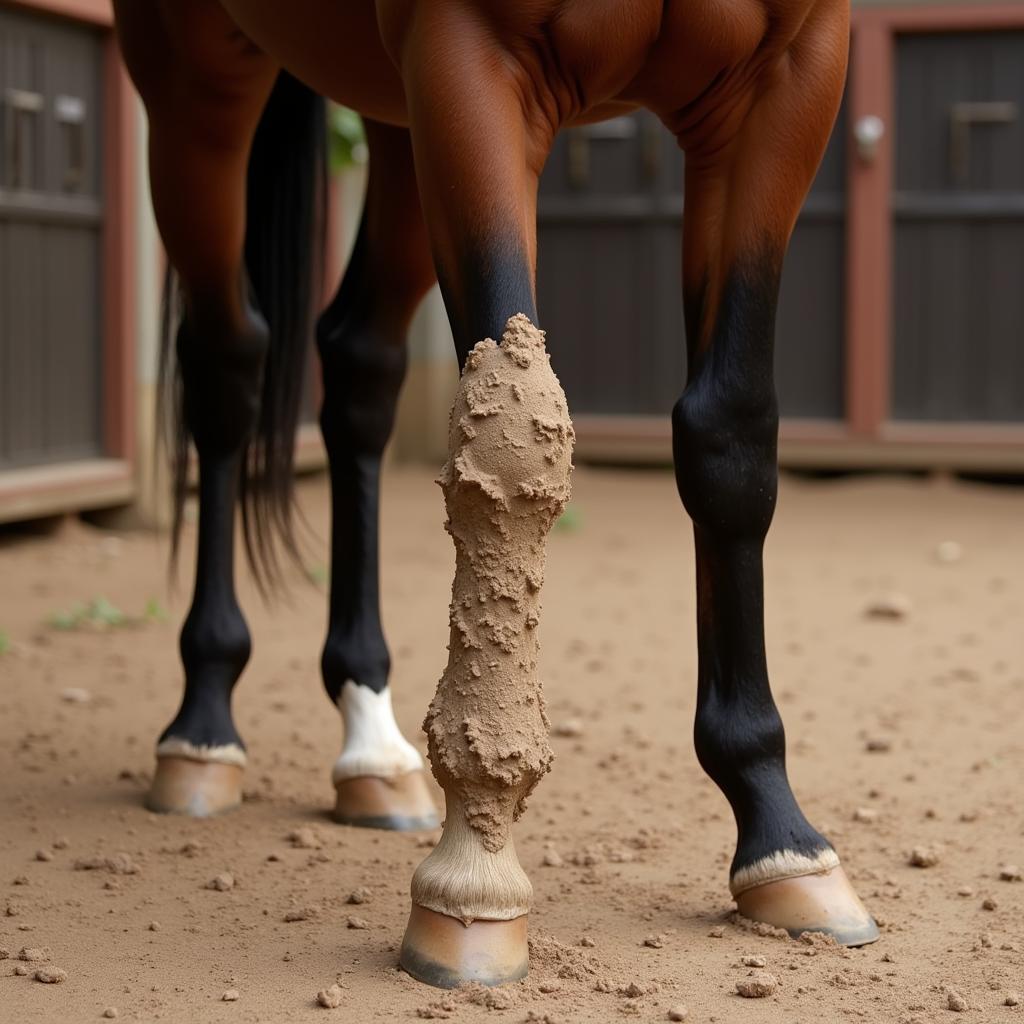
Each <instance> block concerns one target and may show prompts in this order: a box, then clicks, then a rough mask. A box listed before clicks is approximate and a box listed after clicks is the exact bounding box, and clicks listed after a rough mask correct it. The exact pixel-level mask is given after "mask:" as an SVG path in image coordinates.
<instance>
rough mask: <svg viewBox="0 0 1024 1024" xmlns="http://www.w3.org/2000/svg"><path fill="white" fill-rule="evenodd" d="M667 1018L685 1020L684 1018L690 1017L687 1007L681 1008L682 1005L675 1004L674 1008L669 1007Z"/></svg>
mask: <svg viewBox="0 0 1024 1024" xmlns="http://www.w3.org/2000/svg"><path fill="white" fill-rule="evenodd" d="M667 1016H668V1019H669V1020H675V1021H680V1020H686V1018H687V1017H689V1016H690V1011H689V1009H688V1008H687V1007H685V1006H683V1004H682V1003H676V1005H675V1006H670V1007H669V1008H668V1014H667Z"/></svg>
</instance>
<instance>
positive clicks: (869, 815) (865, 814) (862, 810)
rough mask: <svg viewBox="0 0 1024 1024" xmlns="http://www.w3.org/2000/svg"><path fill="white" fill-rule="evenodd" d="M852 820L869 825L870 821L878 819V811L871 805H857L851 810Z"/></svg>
mask: <svg viewBox="0 0 1024 1024" xmlns="http://www.w3.org/2000/svg"><path fill="white" fill-rule="evenodd" d="M853 820H854V821H859V822H862V823H863V824H865V825H870V824H871V823H872V822H875V821H878V811H876V810H875V809H874V808H873V807H858V808H857V809H856V810H855V811H854V812H853Z"/></svg>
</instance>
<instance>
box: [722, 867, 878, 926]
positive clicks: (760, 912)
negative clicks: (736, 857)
mask: <svg viewBox="0 0 1024 1024" xmlns="http://www.w3.org/2000/svg"><path fill="white" fill-rule="evenodd" d="M736 905H737V907H738V908H739V912H740V913H741V914H742V915H743V916H744V917H746V918H749V919H750V920H751V921H763V922H764V923H765V924H770V925H773V926H774V927H776V928H784V929H785V930H786V931H787V932H789V934H790V935H792V936H793V938H797V937H798V936H799V935H800V934H802V933H803V932H824V933H825V934H826V935H831V936H832V938H834V939H835V940H836V942H838V943H839V945H841V946H866V945H868V944H869V943H871V942H874V941H875V940H876V939H878V938H879V937H880V933H879V931H878V925H877V924H875V920H874V918H873V917H872V916H871V915H870V914H869V913H868V911H867V909H866V908H865V906H864V904H863V903H861V901H860V897H859V896H858V895H857V893H856V892H855V891H854V888H853V886H852V885H851V884H850V880H849V879H848V878H847V877H846V872H845V871H844V870H843V869H842V867H835V868H832V869H831V870H829V871H823V872H821V873H820V874H817V875H801V876H799V877H798V878H783V879H780V880H779V881H777V882H766V883H765V884H764V885H758V886H755V887H754V888H752V889H748V890H747V891H746V892H742V893H740V894H739V896H737V897H736Z"/></svg>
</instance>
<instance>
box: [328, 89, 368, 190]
mask: <svg viewBox="0 0 1024 1024" xmlns="http://www.w3.org/2000/svg"><path fill="white" fill-rule="evenodd" d="M327 151H328V158H329V160H330V165H331V171H332V172H333V173H337V172H338V171H341V170H344V169H345V168H346V167H358V166H361V165H362V164H365V163H366V161H367V160H368V159H369V156H370V151H369V149H368V148H367V146H366V133H365V132H364V131H363V119H362V118H361V117H360V116H359V115H358V114H357V113H356V112H355V111H354V110H349V109H348V107H339V106H337V105H336V104H334V103H332V104H331V105H330V106H329V107H328V109H327Z"/></svg>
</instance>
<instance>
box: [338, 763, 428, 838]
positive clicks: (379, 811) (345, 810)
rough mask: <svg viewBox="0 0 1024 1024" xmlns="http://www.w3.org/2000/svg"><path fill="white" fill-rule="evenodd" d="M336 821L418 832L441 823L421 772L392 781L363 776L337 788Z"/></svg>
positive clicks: (339, 782) (347, 780)
mask: <svg viewBox="0 0 1024 1024" xmlns="http://www.w3.org/2000/svg"><path fill="white" fill-rule="evenodd" d="M334 789H335V792H336V793H337V799H336V801H335V805H334V820H335V821H337V822H339V823H340V824H342V825H356V826H358V827H359V828H383V829H390V830H391V831H395V832H415V831H420V830H424V829H431V828H437V826H438V825H439V824H440V823H441V820H440V818H439V817H438V814H437V809H436V808H435V807H434V801H433V800H432V799H431V797H430V789H429V788H428V786H427V780H426V778H425V776H424V774H423V772H422V771H414V772H406V774H405V775H399V776H396V777H395V778H393V779H384V778H379V777H378V776H375V775H362V776H359V777H358V778H354V779H341V780H340V781H338V782H336V783H335V784H334Z"/></svg>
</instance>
